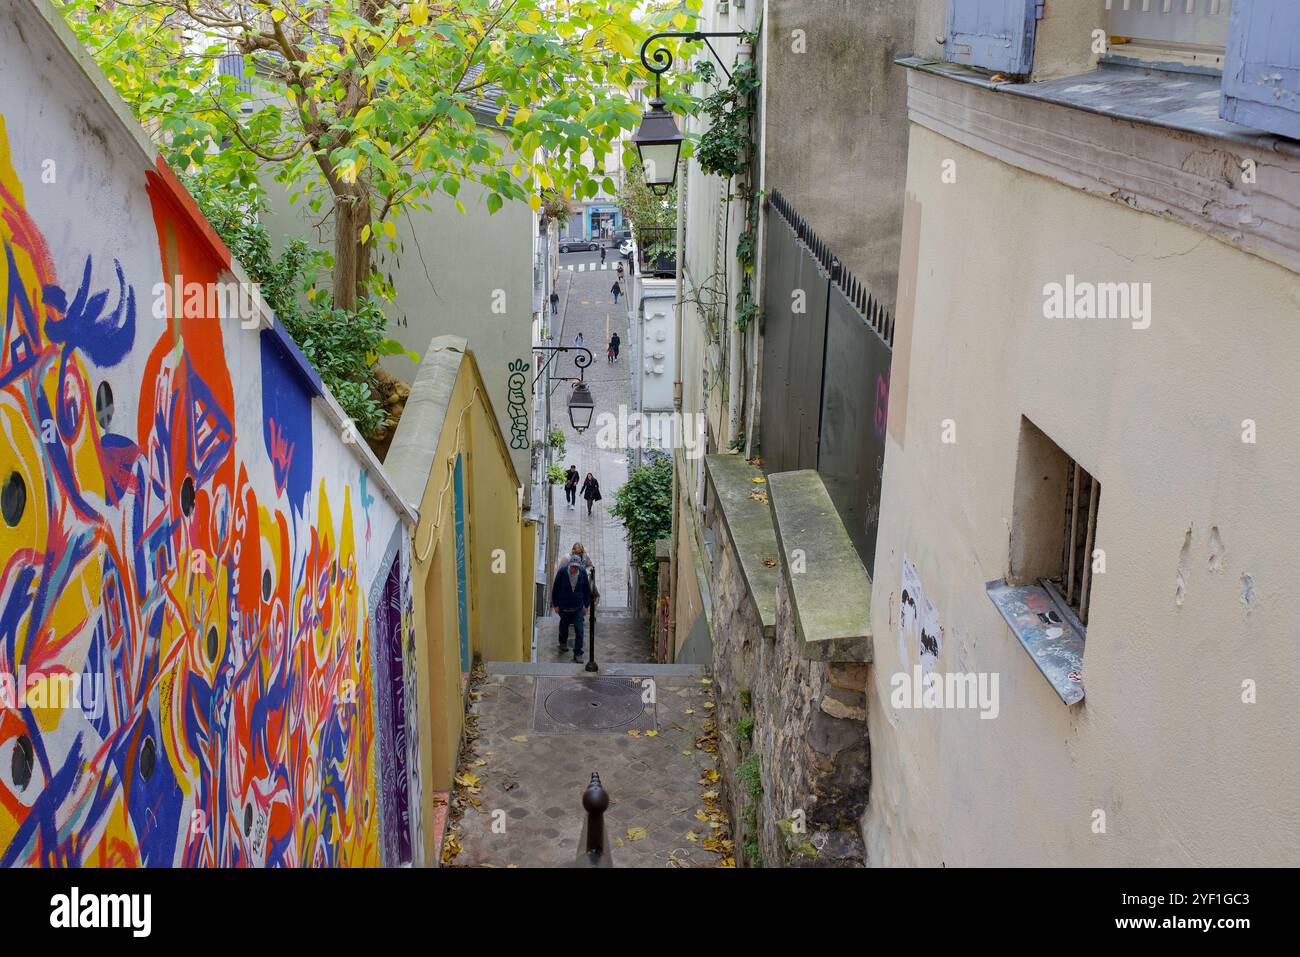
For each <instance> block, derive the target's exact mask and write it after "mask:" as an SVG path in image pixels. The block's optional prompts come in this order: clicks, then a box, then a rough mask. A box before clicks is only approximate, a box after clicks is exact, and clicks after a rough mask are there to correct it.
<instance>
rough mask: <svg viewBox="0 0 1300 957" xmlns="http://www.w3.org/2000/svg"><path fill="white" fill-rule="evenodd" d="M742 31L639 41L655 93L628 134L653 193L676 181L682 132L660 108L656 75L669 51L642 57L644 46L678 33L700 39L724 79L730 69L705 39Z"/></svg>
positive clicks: (660, 192) (669, 58)
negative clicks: (653, 80) (651, 74)
mask: <svg viewBox="0 0 1300 957" xmlns="http://www.w3.org/2000/svg"><path fill="white" fill-rule="evenodd" d="M745 35H746V34H744V33H701V32H699V31H693V32H690V33H656V34H654V35H653V36H651V37H647V38H646V41H645V43H643V44H641V63H642V64H643V65H644V66H645V68H646V69H647V70H649V71H650V72H651V73H653V74H654V77H655V95H654V97H653V98H652V99H651V100H650V109H649V110H648V111H647V112H645V113H643V114H642V115H641V127H640V128H639V129H638V130H637V131H636V133H634V134H633V135H632V142H633V143H635V144H636V151H637V154H638V155H639V156H640V157H641V168H642V169H643V170H644V171H645V183H646V186H648V187H649V188H650V191H651V192H652V193H654V194H655V195H657V196H664V195H667V193H668V191H669V190H670V189H672V187H673V183H675V182H676V181H677V160H678V157H679V156H680V155H681V150H682V140H683V139H685V137H683V136H682V132H681V130H679V129H678V128H677V123H676V121H674V120H673V115H672V114H671V113H669V112H668V111H667V110H666V109H664V101H663V97H662V96H660V90H659V78H660V77H661V76H663V74H664V73H667V72H668V68H669V67H671V66H672V65H673V55H672V53H670V52H669V51H668V48H667V47H663V46H661V47H660V48H659V49H657V50H655V52H654V54H653V55H652V56H651V58H650V59H653V60H654V63H651V62H650V59H647V58H646V50H648V49H649V47H650V44H651V43H653V42H654V41H655V40H659V39H662V38H664V37H681V38H683V39H685V40H687V41H697V40H703V41H704V45H705V46H707V47H708V48H709V52H710V53H712V54H713V58H714V59H715V60H717V61H718V65H719V66H720V67H722V72H723V73H726V74H727V79H728V80H730V79H731V71H729V70H728V69H727V67H726V64H724V63H723V62H722V58H721V57H720V56H718V51H717V50H715V49H713V44H712V43H710V42H709V37H743V36H745Z"/></svg>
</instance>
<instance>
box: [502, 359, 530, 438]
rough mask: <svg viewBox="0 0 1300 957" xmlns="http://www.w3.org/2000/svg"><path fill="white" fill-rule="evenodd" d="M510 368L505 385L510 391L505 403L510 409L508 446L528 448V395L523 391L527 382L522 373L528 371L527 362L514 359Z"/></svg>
mask: <svg viewBox="0 0 1300 957" xmlns="http://www.w3.org/2000/svg"><path fill="white" fill-rule="evenodd" d="M507 368H509V370H510V380H509V382H508V383H507V385H508V386H509V388H510V393H509V396H508V397H507V398H508V402H507V405H508V406H509V409H510V447H511V448H512V449H526V448H528V404H527V402H528V396H527V394H526V393H525V392H524V385H525V384H526V383H527V382H528V377H527V376H526V375H525V374H524V373H526V372H527V371H528V368H529V364H528V363H527V362H525V361H524V360H523V359H516V360H515V361H514V362H512V363H510V365H509V366H508V367H507Z"/></svg>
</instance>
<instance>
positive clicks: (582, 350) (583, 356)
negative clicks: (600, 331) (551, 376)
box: [533, 345, 592, 385]
mask: <svg viewBox="0 0 1300 957" xmlns="http://www.w3.org/2000/svg"><path fill="white" fill-rule="evenodd" d="M533 351H534V352H549V353H551V355H549V356H547V357H546V361H545V362H543V363H542V364H541V366H540V367H539V368H538V370H537V375H535V376H533V385H536V384H537V380H538V379H540V378H541V376H542V373H543V372H545V371H546V367H547V366H549V365H550V364H551V360H552V359H554V358H555V355H556V353H560V352H576V353H577V355H576V356H574V357H573V364H574V366H576V367H577V369H578V381H579V382H581V381H583V380H584V379H585V378H586V373H584V372H583V371H582V370H583V369H585V368H587V366H589V365H591V360H592V355H591V350H590V349H588V348H587V347H586V346H543V345H535V346H533ZM560 381H561V382H563V381H564V380H563V379H561V380H560Z"/></svg>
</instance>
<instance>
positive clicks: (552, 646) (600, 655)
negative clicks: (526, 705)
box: [537, 596, 655, 664]
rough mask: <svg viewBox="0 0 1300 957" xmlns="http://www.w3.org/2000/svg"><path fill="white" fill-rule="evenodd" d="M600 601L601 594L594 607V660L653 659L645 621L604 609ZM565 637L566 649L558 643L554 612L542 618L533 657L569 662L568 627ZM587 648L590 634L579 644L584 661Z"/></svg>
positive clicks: (627, 613)
mask: <svg viewBox="0 0 1300 957" xmlns="http://www.w3.org/2000/svg"><path fill="white" fill-rule="evenodd" d="M603 603H604V598H603V596H602V600H601V602H600V603H599V604H598V605H597V608H596V615H597V617H596V663H597V664H600V663H601V662H606V661H609V662H619V663H622V662H640V663H648V662H652V661H654V660H655V655H654V646H653V644H652V643H651V640H650V634H649V625H648V623H647V622H644V621H637V619H635V618H633V617H632V615H631V613H630V612H626V611H614V610H610V609H606V608H604V607H603ZM589 624H590V622H588V625H589ZM568 637H569V644H568V649H569V650H567V651H566V650H564V649H562V648H560V645H559V618H558V617H557V616H555V615H551V616H550V617H549V618H543V619H542V623H541V624H539V625H538V627H537V660H538V661H555V662H564V661H568V662H572V661H573V651H572V649H573V631H572V630H570V631H569V635H568ZM590 650H591V636H590V635H589V634H588V635H587V636H586V640H585V641H584V642H583V646H582V651H583V660H584V661H585V660H586V656H587V654H588V652H589V651H590Z"/></svg>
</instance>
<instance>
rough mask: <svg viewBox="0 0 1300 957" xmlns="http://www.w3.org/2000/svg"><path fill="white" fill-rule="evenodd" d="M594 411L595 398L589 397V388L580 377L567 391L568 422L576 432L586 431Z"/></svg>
mask: <svg viewBox="0 0 1300 957" xmlns="http://www.w3.org/2000/svg"><path fill="white" fill-rule="evenodd" d="M595 411H596V400H595V399H593V398H592V397H591V390H590V389H588V388H587V383H586V382H583V381H582V380H581V379H579V380H578V382H577V383H575V384H574V386H573V391H572V392H570V393H569V422H570V423H571V424H572V425H573V430H574V431H575V432H577V433H578V434H582V433H583V432H586V431H587V429H588V427H590V425H591V415H592V413H593V412H595Z"/></svg>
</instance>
